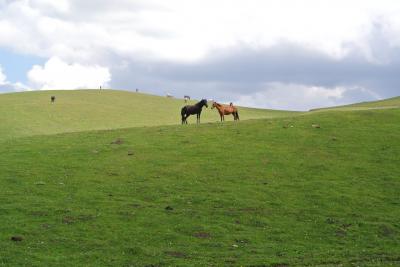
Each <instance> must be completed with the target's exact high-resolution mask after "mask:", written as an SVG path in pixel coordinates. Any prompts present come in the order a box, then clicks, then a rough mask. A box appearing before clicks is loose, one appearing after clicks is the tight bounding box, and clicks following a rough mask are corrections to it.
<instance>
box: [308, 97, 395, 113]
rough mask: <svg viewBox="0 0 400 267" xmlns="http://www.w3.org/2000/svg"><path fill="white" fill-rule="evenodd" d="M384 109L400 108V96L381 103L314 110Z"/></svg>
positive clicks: (373, 102) (362, 103) (365, 103)
mask: <svg viewBox="0 0 400 267" xmlns="http://www.w3.org/2000/svg"><path fill="white" fill-rule="evenodd" d="M384 108H400V96H398V97H393V98H388V99H384V100H379V101H371V102H361V103H356V104H351V105H345V106H337V107H330V108H321V109H314V110H313V111H327V110H345V111H349V110H365V109H384Z"/></svg>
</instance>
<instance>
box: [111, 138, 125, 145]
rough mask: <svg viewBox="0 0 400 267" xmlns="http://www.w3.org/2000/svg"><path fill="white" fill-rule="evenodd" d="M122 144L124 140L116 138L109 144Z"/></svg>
mask: <svg viewBox="0 0 400 267" xmlns="http://www.w3.org/2000/svg"><path fill="white" fill-rule="evenodd" d="M123 143H124V140H123V139H121V138H117V139H115V140H114V141H112V142H111V144H112V145H122V144H123Z"/></svg>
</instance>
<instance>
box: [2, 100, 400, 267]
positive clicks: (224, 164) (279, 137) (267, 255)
mask: <svg viewBox="0 0 400 267" xmlns="http://www.w3.org/2000/svg"><path fill="white" fill-rule="evenodd" d="M60 102H61V101H60ZM59 104H61V103H59ZM399 122H400V109H385V110H373V111H372V110H370V111H368V110H367V111H357V112H355V111H353V112H333V111H331V112H323V113H311V114H310V115H309V116H297V117H295V118H279V119H271V120H256V121H246V122H244V121H242V122H240V123H225V124H219V123H218V124H203V125H200V126H197V125H189V126H183V127H182V126H163V127H153V128H134V129H124V130H116V131H99V132H87V133H72V134H61V135H54V136H42V137H41V136H37V137H27V138H20V139H17V140H3V141H2V144H1V146H0V188H1V194H0V202H1V203H2V204H1V206H0V221H1V224H0V266H1V265H4V266H38V265H42V266H56V265H59V266H80V265H84V266H99V265H108V266H145V265H148V266H164V265H173V266H176V265H181V266H188V265H193V266H211V265H213V266H226V265H233V266H240V265H261V264H268V265H269V264H271V266H278V265H272V264H282V265H279V266H286V265H283V264H287V265H289V266H297V265H312V266H315V265H319V266H339V265H340V264H344V265H345V266H350V265H351V266H353V265H358V266H398V265H399V264H400V247H399V244H400V224H399V221H400V209H399V205H400V196H399V191H400V180H399V177H400V169H399V166H400V139H399V132H400V123H399ZM313 123H318V124H320V125H321V128H320V129H316V128H312V127H311V125H312V124H313ZM283 125H287V126H288V127H287V128H284V127H282V126H283ZM291 126H293V127H291ZM117 138H122V139H123V140H124V143H123V144H120V145H112V144H110V143H111V142H112V141H113V140H115V139H117ZM128 151H133V152H134V155H132V156H129V155H128ZM167 206H170V207H172V208H173V210H170V211H168V210H165V208H166V207H167ZM12 235H22V236H23V237H24V240H23V241H22V242H12V241H10V237H11V236H12ZM151 264H152V265H151ZM340 266H342V265H340Z"/></svg>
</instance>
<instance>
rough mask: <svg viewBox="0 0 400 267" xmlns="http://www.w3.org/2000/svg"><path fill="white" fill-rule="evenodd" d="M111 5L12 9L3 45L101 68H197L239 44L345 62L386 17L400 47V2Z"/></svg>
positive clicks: (0, 25)
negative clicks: (299, 48) (282, 44)
mask: <svg viewBox="0 0 400 267" xmlns="http://www.w3.org/2000/svg"><path fill="white" fill-rule="evenodd" d="M110 3H111V2H109V1H104V0H102V1H90V0H86V1H81V0H79V1H78V0H69V1H67V0H58V1H52V0H32V1H10V2H7V4H5V5H4V4H3V6H4V7H3V8H1V10H0V15H1V19H0V44H3V45H5V46H8V47H12V48H13V49H15V50H18V51H20V52H24V53H33V54H35V55H38V54H39V55H41V56H46V57H52V56H58V57H60V58H62V59H64V60H75V61H77V62H82V61H91V62H93V61H96V58H98V57H99V55H101V54H102V53H105V51H107V52H111V53H115V54H117V55H120V56H122V57H128V58H131V59H137V58H143V57H147V58H148V57H151V58H157V59H167V60H173V61H193V60H198V59H200V58H202V57H204V56H205V55H207V53H208V52H209V51H210V50H214V49H216V48H224V47H232V46H235V45H237V44H244V45H247V46H252V47H254V48H265V47H268V46H271V45H274V44H276V43H277V42H279V41H280V40H286V41H290V42H295V43H300V44H303V45H306V46H309V47H313V48H314V49H317V50H322V51H324V52H327V53H329V54H330V55H332V56H339V57H340V56H343V54H344V53H346V49H345V48H344V47H343V43H346V42H354V43H357V42H358V43H359V44H360V46H362V44H363V41H364V40H363V33H364V32H366V31H368V29H369V27H370V22H371V19H373V18H375V17H383V18H385V19H386V20H387V21H388V22H390V23H391V25H393V29H392V32H391V33H390V34H391V36H393V40H399V38H398V36H399V32H400V31H399V29H400V20H399V19H398V18H399V17H400V4H399V2H398V1H397V0H380V1H376V0H363V1H362V0H353V1H345V0H338V1H331V0H307V1H293V0H279V1H277V0H219V1H214V0H203V1H197V0H184V1H183V0H169V1H163V0H147V1H143V0H139V1H138V0H136V1H127V0H115V1H112V4H110ZM396 36H397V37H396ZM21 40H24V42H21ZM394 43H396V45H399V43H398V42H395V41H394ZM365 50H366V53H367V52H368V49H367V48H366V49H365Z"/></svg>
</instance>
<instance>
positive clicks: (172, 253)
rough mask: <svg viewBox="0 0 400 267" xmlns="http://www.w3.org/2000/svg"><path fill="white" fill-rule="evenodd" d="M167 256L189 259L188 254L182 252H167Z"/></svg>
mask: <svg viewBox="0 0 400 267" xmlns="http://www.w3.org/2000/svg"><path fill="white" fill-rule="evenodd" d="M165 254H166V255H168V256H171V257H174V258H183V259H184V258H187V255H186V253H184V252H180V251H166V252H165Z"/></svg>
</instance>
